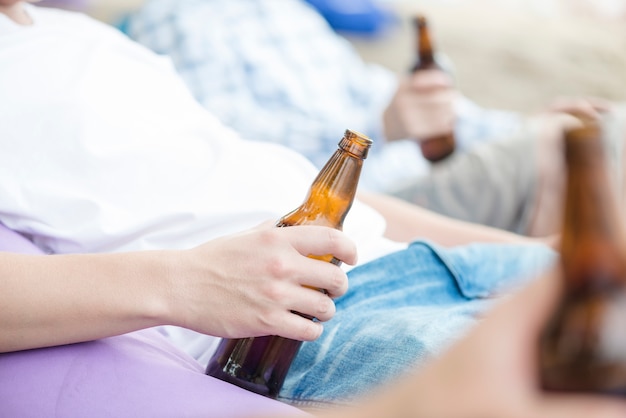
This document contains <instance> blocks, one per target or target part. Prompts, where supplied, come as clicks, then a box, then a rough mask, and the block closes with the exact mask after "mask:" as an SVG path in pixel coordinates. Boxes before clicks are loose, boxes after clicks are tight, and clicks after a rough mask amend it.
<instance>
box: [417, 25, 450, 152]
mask: <svg viewBox="0 0 626 418" xmlns="http://www.w3.org/2000/svg"><path fill="white" fill-rule="evenodd" d="M413 24H414V26H415V35H416V38H415V44H416V49H417V57H416V60H415V63H414V65H413V67H412V68H411V72H412V73H416V72H418V71H423V70H441V71H446V69H445V68H444V67H443V66H442V65H441V64H440V63H439V61H438V59H437V56H436V52H435V47H434V42H433V39H432V35H431V32H430V28H429V27H428V21H427V19H426V17H425V16H424V15H417V16H415V17H414V18H413ZM419 145H420V148H421V151H422V155H423V156H424V158H426V159H427V160H429V161H431V162H437V161H441V160H443V159H444V158H446V157H448V156H449V155H450V154H452V153H453V152H454V149H455V148H456V139H455V137H454V132H453V131H451V132H449V133H445V134H442V135H438V136H433V137H430V138H421V139H420V143H419Z"/></svg>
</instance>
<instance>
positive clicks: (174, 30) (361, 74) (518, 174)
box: [123, 0, 608, 236]
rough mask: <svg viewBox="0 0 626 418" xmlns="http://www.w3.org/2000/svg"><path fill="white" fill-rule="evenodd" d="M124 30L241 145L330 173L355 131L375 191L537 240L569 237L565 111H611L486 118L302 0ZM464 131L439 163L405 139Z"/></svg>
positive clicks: (212, 1) (211, 9) (143, 14)
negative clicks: (330, 158)
mask: <svg viewBox="0 0 626 418" xmlns="http://www.w3.org/2000/svg"><path fill="white" fill-rule="evenodd" d="M123 28H124V31H125V32H126V33H127V34H128V35H129V36H130V37H131V38H133V39H134V40H136V41H138V42H140V43H142V44H144V45H146V46H148V47H149V48H150V49H152V50H154V51H156V52H157V53H159V54H164V55H168V56H169V57H171V58H172V60H173V62H174V65H175V66H176V68H177V70H178V71H179V73H180V74H181V75H182V77H183V79H184V80H185V82H186V84H187V86H189V88H190V89H191V91H192V93H193V94H194V96H195V97H196V99H197V100H198V101H199V102H200V103H201V104H202V105H203V106H205V107H206V108H207V109H209V110H211V111H212V112H213V113H214V114H216V115H217V116H218V117H219V118H220V120H222V121H223V122H224V123H225V124H227V125H229V126H231V127H232V128H234V129H235V130H236V131H238V132H239V133H240V134H241V135H242V136H243V137H245V138H249V139H252V140H260V141H267V142H278V143H281V144H284V145H287V146H289V147H290V148H293V149H295V150H297V151H299V152H300V153H302V154H304V155H305V156H306V157H308V158H309V159H310V160H312V161H313V162H314V163H315V164H316V165H317V166H318V167H320V166H321V165H322V164H323V163H324V162H325V160H326V158H327V155H329V153H331V152H332V151H333V150H334V147H335V145H336V132H338V131H341V130H342V129H343V128H345V127H346V126H351V127H353V128H354V129H356V130H359V131H362V132H364V133H366V134H368V135H369V136H370V137H372V138H373V139H374V140H375V143H376V146H374V147H373V149H372V152H371V153H370V157H369V161H368V164H367V165H366V167H365V168H364V170H363V174H362V186H363V188H365V189H368V190H372V191H378V192H383V193H389V194H392V195H395V196H397V197H401V198H402V199H404V200H407V201H410V202H412V203H416V204H419V205H421V206H423V207H425V208H428V209H430V210H433V211H435V212H438V213H442V214H444V215H447V216H451V217H455V218H457V219H462V220H465V221H470V222H476V223H481V224H485V225H489V226H495V227H498V228H502V229H506V230H509V231H513V232H516V233H521V234H525V235H531V236H544V235H547V234H551V233H554V232H555V231H556V230H557V229H558V227H559V226H560V220H559V218H558V213H559V207H558V197H559V187H560V185H559V184H557V183H555V182H554V181H553V179H554V178H558V172H559V171H560V170H561V168H560V167H559V166H558V164H554V163H553V161H554V154H555V150H554V147H555V144H554V141H553V140H552V139H553V138H555V137H558V134H557V133H558V131H560V129H561V125H560V113H563V112H568V111H571V110H580V111H583V112H586V113H588V114H590V115H592V116H594V117H597V116H598V113H599V112H600V111H605V110H607V108H608V104H607V103H605V102H604V101H601V100H594V101H587V100H582V101H577V100H570V101H567V102H564V103H560V102H559V105H558V106H554V107H552V108H551V109H550V111H549V112H546V113H545V114H542V115H541V116H537V120H534V121H533V122H532V123H529V122H528V121H527V120H526V118H525V117H523V116H522V115H521V114H519V113H516V112H509V111H504V110H496V109H485V108H481V107H479V106H477V105H476V104H475V103H473V102H472V101H470V100H468V99H467V98H466V97H464V96H463V95H462V94H461V93H460V92H459V91H457V90H456V89H455V87H454V86H453V83H452V81H451V78H450V76H449V75H448V74H446V73H444V72H441V71H436V70H430V71H424V72H419V73H417V74H413V75H409V74H406V75H404V76H401V77H399V78H398V77H397V75H396V74H393V73H392V72H391V71H389V70H387V69H385V68H383V67H381V66H377V65H374V64H368V63H365V62H364V61H363V60H362V59H361V58H360V56H359V55H358V54H357V52H356V51H355V49H354V48H353V47H352V46H351V44H350V43H349V42H348V41H347V40H345V39H344V38H342V37H341V36H339V35H337V34H336V33H335V32H334V31H333V30H332V29H331V28H330V27H329V25H328V24H327V22H326V21H325V20H324V19H323V18H322V17H321V16H320V15H319V14H318V13H317V12H316V11H315V10H314V9H313V8H311V7H310V6H309V5H308V4H306V2H304V1H303V0H284V1H281V2H276V1H274V0H253V1H250V0H245V1H239V0H194V1H177V0H148V1H147V2H146V3H145V4H144V5H143V6H142V7H141V8H140V9H139V10H138V11H137V12H134V13H132V14H130V15H129V16H128V17H127V18H126V19H125V20H124V24H123ZM410 53H411V52H410V51H407V54H410ZM452 129H454V131H455V136H456V138H457V142H458V149H459V152H456V153H455V154H453V156H452V157H449V158H448V159H446V160H444V161H443V162H441V163H438V164H434V165H431V164H430V163H429V162H428V161H427V160H425V159H424V158H423V156H422V155H421V153H420V150H419V147H418V146H416V144H415V141H414V140H412V139H407V138H417V139H419V138H424V137H430V136H434V135H437V134H441V133H446V132H450V131H451V130H452ZM383 145H384V146H383ZM476 185H480V187H481V192H480V193H476ZM555 199H556V200H555Z"/></svg>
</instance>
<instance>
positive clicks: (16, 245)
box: [0, 224, 41, 254]
mask: <svg viewBox="0 0 626 418" xmlns="http://www.w3.org/2000/svg"><path fill="white" fill-rule="evenodd" d="M0 251H11V252H14V253H24V254H39V253H41V251H40V250H39V248H37V247H35V245H34V244H33V243H32V242H30V241H29V240H27V239H26V238H24V237H23V236H21V235H19V234H17V233H15V232H13V231H11V230H10V229H9V228H7V227H5V226H4V225H2V224H0Z"/></svg>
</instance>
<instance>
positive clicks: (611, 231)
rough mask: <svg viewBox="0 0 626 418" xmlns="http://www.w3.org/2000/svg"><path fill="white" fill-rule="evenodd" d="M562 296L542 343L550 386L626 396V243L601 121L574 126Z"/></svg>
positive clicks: (568, 149)
mask: <svg viewBox="0 0 626 418" xmlns="http://www.w3.org/2000/svg"><path fill="white" fill-rule="evenodd" d="M565 155H566V156H565V159H566V166H567V170H568V174H567V188H566V197H565V218H564V225H563V231H562V237H561V240H562V241H561V251H560V252H561V277H562V294H561V300H560V301H559V304H558V306H557V308H556V310H555V312H554V314H553V316H552V318H551V320H550V321H549V322H548V324H547V326H546V328H545V329H544V330H543V333H542V335H541V337H540V343H539V374H540V380H541V384H542V386H543V388H544V389H546V390H549V391H561V392H594V393H605V394H616V395H621V396H626V242H625V235H624V229H623V224H622V216H621V214H620V213H619V207H618V203H617V200H616V197H615V196H614V195H613V193H612V192H613V189H612V187H611V182H610V181H609V176H608V172H607V170H606V165H605V151H604V150H603V145H602V140H601V132H600V129H599V127H598V124H597V123H594V122H589V121H588V122H586V124H585V126H583V127H581V128H576V129H573V130H570V131H568V132H566V135H565Z"/></svg>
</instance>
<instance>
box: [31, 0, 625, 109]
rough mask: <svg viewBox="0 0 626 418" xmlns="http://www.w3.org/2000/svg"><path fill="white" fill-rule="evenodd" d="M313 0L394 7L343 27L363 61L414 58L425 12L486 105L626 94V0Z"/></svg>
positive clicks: (105, 1)
mask: <svg viewBox="0 0 626 418" xmlns="http://www.w3.org/2000/svg"><path fill="white" fill-rule="evenodd" d="M180 1H184V0H180ZM275 1H284V0H275ZM307 1H310V2H311V3H312V4H317V5H318V6H320V5H321V6H323V7H330V8H332V10H331V11H334V12H337V13H343V14H344V15H346V16H347V18H348V19H349V18H350V13H353V14H354V17H353V18H354V19H356V18H359V16H358V14H359V13H361V14H362V13H363V5H364V4H366V3H367V4H368V6H371V5H374V6H375V7H377V8H379V9H380V10H385V11H388V12H389V13H390V14H391V15H393V16H394V18H393V19H392V20H391V21H388V22H386V24H385V25H380V27H370V28H369V29H368V30H364V31H360V32H359V31H352V32H346V31H343V32H341V33H342V35H344V36H346V37H347V38H348V39H349V40H350V41H352V42H353V43H354V45H355V46H356V47H357V49H358V50H359V52H360V53H361V55H362V56H363V57H364V58H365V59H366V60H368V61H372V62H376V63H380V64H382V65H385V66H387V67H389V68H391V69H393V70H395V71H398V72H402V71H406V69H407V68H408V67H409V65H410V62H411V60H412V59H413V49H414V43H413V32H412V26H411V24H410V17H411V16H412V15H413V14H414V13H416V12H422V13H424V14H426V15H427V16H428V17H429V18H430V20H431V26H432V27H433V30H434V37H435V41H436V43H437V45H438V46H439V49H440V50H441V51H442V52H444V53H445V54H446V55H448V57H449V58H450V59H451V60H452V62H453V64H454V68H455V76H456V80H457V82H458V85H459V87H460V89H461V90H462V91H463V92H464V93H465V94H466V95H467V96H469V97H470V98H472V99H474V100H475V101H477V102H478V103H480V104H482V105H485V106H495V107H502V108H508V109H515V110H520V111H526V112H532V111H534V110H537V109H538V108H540V107H541V106H543V105H544V104H546V103H548V102H549V101H550V100H551V99H552V98H554V97H556V96H580V95H590V96H600V97H605V98H609V99H614V100H625V101H626V0H318V1H314V0H307ZM141 3H142V0H44V2H43V4H54V5H57V6H61V7H67V8H74V9H82V10H85V11H86V12H88V13H89V14H91V15H93V16H94V17H96V18H98V19H101V20H104V21H107V22H115V21H116V19H118V18H119V17H120V16H121V15H123V14H124V13H126V12H128V11H129V10H133V9H134V8H136V7H139V6H140V5H141ZM346 16H344V18H345V17H346ZM361 18H362V16H361Z"/></svg>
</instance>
